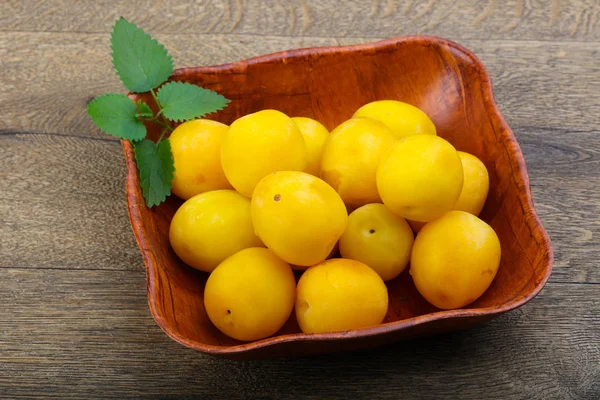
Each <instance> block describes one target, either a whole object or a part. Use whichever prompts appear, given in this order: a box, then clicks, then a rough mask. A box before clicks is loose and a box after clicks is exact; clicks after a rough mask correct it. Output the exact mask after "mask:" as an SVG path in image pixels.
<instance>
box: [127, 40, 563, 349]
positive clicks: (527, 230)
mask: <svg viewBox="0 0 600 400" xmlns="http://www.w3.org/2000/svg"><path fill="white" fill-rule="evenodd" d="M171 79H172V80H175V81H185V82H191V83H194V84H198V85H200V86H202V87H205V88H209V89H212V90H215V91H217V92H219V93H221V94H223V95H224V96H226V97H227V98H229V99H231V100H232V101H231V103H230V104H229V106H228V107H227V108H226V109H225V110H223V111H221V112H219V113H218V114H215V115H212V116H211V117H212V118H213V119H215V120H218V121H221V122H223V123H226V124H230V123H231V122H232V121H233V120H235V119H236V118H238V117H241V116H243V115H246V114H249V113H252V112H255V111H259V110H263V109H267V108H273V109H277V110H280V111H283V112H284V113H286V114H288V115H290V116H304V117H311V118H315V119H317V120H319V121H321V122H322V123H323V124H324V125H325V126H326V127H327V128H328V129H330V130H331V129H333V128H334V127H335V126H337V125H338V124H339V123H341V122H343V121H344V120H346V119H348V118H350V117H351V116H352V114H353V113H354V111H356V109H358V108H359V107H360V106H362V105H364V104H366V103H368V102H370V101H373V100H382V99H396V100H401V101H404V102H407V103H410V104H413V105H415V106H417V107H419V108H420V109H422V110H423V111H425V112H426V113H427V114H428V115H429V116H430V117H431V119H432V120H433V122H434V123H435V125H436V126H437V130H438V134H439V135H440V136H441V137H443V138H445V139H447V140H449V141H450V142H451V143H452V144H453V145H454V146H455V147H456V148H457V149H458V150H463V151H466V152H469V153H471V154H474V155H476V156H477V157H479V158H480V159H481V160H482V161H483V162H484V163H485V165H486V167H487V169H488V171H489V175H490V192H489V196H488V199H487V202H486V204H485V207H484V209H483V211H482V213H481V218H482V219H483V220H485V221H487V222H488V223H489V224H491V226H492V227H493V228H494V229H495V230H496V232H497V233H498V237H499V238H500V242H501V244H502V261H501V264H500V268H499V271H498V274H497V276H496V278H495V279H494V282H493V283H492V285H491V286H490V288H489V289H488V290H487V291H486V292H485V294H484V295H483V296H481V297H480V298H479V299H477V301H475V302H474V303H472V304H470V305H469V306H467V307H465V308H463V309H458V310H450V311H443V310H439V309H437V308H435V307H433V306H432V305H430V304H429V303H427V302H426V301H425V300H424V299H423V297H421V296H420V295H419V293H418V292H417V291H416V289H415V287H414V285H413V283H412V280H411V278H410V275H409V274H408V273H407V271H405V272H404V273H403V274H401V275H400V276H399V277H398V278H396V279H394V280H392V281H391V282H389V284H388V288H389V296H390V302H389V311H388V314H387V316H386V318H385V320H384V322H383V323H382V324H381V325H378V326H373V327H370V328H364V329H357V330H351V331H346V332H335V333H322V334H303V333H301V332H300V330H299V328H298V325H297V324H296V321H295V316H294V315H292V316H291V317H290V319H289V321H288V322H287V324H286V325H285V326H284V327H283V328H282V329H281V330H280V331H279V332H278V333H277V334H275V335H274V336H272V337H269V338H267V339H263V340H259V341H255V342H249V343H244V342H240V341H236V340H234V339H231V338H229V337H227V336H225V335H224V334H222V333H221V332H219V331H218V330H217V329H216V328H215V327H214V326H213V325H212V324H211V322H210V321H209V319H208V317H207V315H206V312H205V309H204V305H203V291H204V284H205V282H206V279H207V277H208V274H206V273H202V272H199V271H196V270H194V269H192V268H190V267H188V266H186V265H185V264H184V263H183V262H181V261H180V260H179V259H178V258H177V256H176V255H175V253H174V252H173V250H172V249H171V246H170V245H169V236H168V232H169V223H170V221H171V218H172V216H173V213H174V212H175V210H177V208H178V207H179V205H180V204H181V200H179V199H177V198H176V197H175V196H171V197H170V198H169V199H168V200H167V201H166V202H165V203H163V204H162V205H161V206H159V207H155V208H152V209H148V208H147V207H146V206H145V204H144V200H143V198H142V192H141V190H140V186H139V181H138V175H137V171H136V166H135V162H134V155H133V151H132V148H131V145H130V144H129V143H128V142H123V148H124V151H125V158H126V161H127V204H128V208H129V217H130V219H131V225H132V227H133V231H134V233H135V237H136V239H137V242H138V244H139V247H140V249H141V251H142V256H143V258H144V262H145V264H146V267H147V282H148V303H149V305H150V311H151V312H152V315H153V316H154V318H155V320H156V322H157V323H158V325H159V326H160V327H161V328H162V329H163V330H164V331H165V332H166V333H167V334H168V335H169V336H171V337H172V338H173V339H175V340H176V341H178V342H179V343H181V344H183V345H185V346H188V347H191V348H193V349H196V350H199V351H202V352H205V353H210V354H214V355H220V356H224V357H228V358H238V359H250V358H264V357H274V356H288V355H295V354H307V353H320V352H332V351H340V350H348V349H357V348H363V347H368V346H376V345H381V344H384V343H389V342H393V341H397V340H400V339H406V338H410V337H416V336H422V335H431V334H436V333H440V332H446V331H451V330H457V329H463V328H467V327H469V326H472V325H474V324H478V323H480V322H483V321H486V320H489V319H491V318H494V317H497V316H498V315H500V314H502V313H504V312H506V311H509V310H512V309H514V308H517V307H519V306H521V305H523V304H525V303H526V302H528V301H529V300H531V299H532V298H533V297H534V296H535V295H536V294H538V293H539V292H540V290H541V289H542V287H543V286H544V284H545V283H546V281H547V280H548V277H549V276H550V272H551V269H552V260H553V253H552V248H551V245H550V240H549V238H548V235H547V233H546V231H545V230H544V228H543V226H542V224H541V222H540V220H539V219H538V217H537V215H536V212H535V209H534V206H533V202H532V199H531V192H530V188H529V178H528V175H527V170H526V167H525V161H524V159H523V155H522V153H521V150H520V148H519V145H518V143H517V141H516V139H515V136H514V135H513V133H512V131H511V130H510V128H509V127H508V125H507V124H506V122H505V121H504V119H503V118H502V116H501V115H500V112H499V111H498V108H497V107H496V104H495V102H494V98H493V94H492V87H491V84H490V78H489V76H488V74H487V72H486V71H485V69H484V67H483V65H482V64H481V62H480V61H479V60H478V59H477V58H476V57H475V56H474V55H473V53H471V52H470V51H469V50H467V49H465V48H464V47H462V46H460V45H458V44H456V43H453V42H450V41H448V40H444V39H440V38H435V37H430V36H409V37H398V38H392V39H387V40H383V41H380V42H376V43H370V44H364V45H356V46H344V47H321V48H313V49H300V50H291V51H283V52H280V53H275V54H270V55H266V56H261V57H256V58H252V59H249V60H245V61H240V62H235V63H232V64H226V65H220V66H214V67H200V68H184V69H179V70H177V71H175V73H174V74H173V76H172V77H171ZM131 97H132V98H134V99H136V98H139V97H142V98H143V99H144V100H145V101H146V102H148V103H149V104H153V102H152V98H151V97H150V96H148V95H147V94H144V95H131ZM148 128H149V132H150V137H156V136H157V133H158V131H159V130H158V129H157V127H155V126H148Z"/></svg>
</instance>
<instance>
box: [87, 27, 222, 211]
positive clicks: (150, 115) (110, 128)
mask: <svg viewBox="0 0 600 400" xmlns="http://www.w3.org/2000/svg"><path fill="white" fill-rule="evenodd" d="M110 42H111V48H112V60H113V66H114V68H115V70H116V71H117V75H118V77H119V79H120V80H121V82H122V83H123V85H124V86H125V87H126V88H127V89H128V90H129V91H130V92H134V93H141V92H150V93H151V94H152V97H153V98H154V100H155V101H156V105H157V107H158V112H156V113H154V112H153V111H152V109H151V108H150V107H149V106H148V104H146V103H144V102H143V101H138V103H137V104H136V103H134V102H133V101H132V100H131V99H130V98H129V97H127V96H126V95H124V94H119V93H108V94H104V95H101V96H98V97H97V98H95V99H94V100H93V101H91V102H90V104H89V105H88V114H89V115H90V117H91V118H92V121H94V123H95V124H96V125H97V126H98V127H99V128H100V129H101V130H103V131H104V132H106V133H108V134H109V135H112V136H115V137H118V138H120V139H124V140H129V141H130V142H132V143H133V149H134V154H135V161H136V164H137V169H138V173H139V176H140V186H141V188H142V193H143V195H144V199H145V201H146V205H147V206H148V207H153V206H155V205H158V204H160V203H162V202H163V201H165V199H166V198H167V196H169V195H170V194H171V187H172V183H171V181H172V180H173V173H174V171H175V167H174V163H173V154H172V152H171V144H170V142H169V139H168V138H164V137H165V134H166V133H167V132H170V131H172V130H173V128H172V127H171V125H170V124H169V122H168V121H174V122H181V121H188V120H191V119H194V118H199V117H202V116H204V115H206V114H210V113H213V112H216V111H219V110H221V109H223V108H224V107H225V106H226V105H227V103H229V100H227V99H226V98H225V97H223V96H221V95H219V94H217V93H215V92H213V91H211V90H207V89H203V88H201V87H199V86H196V85H192V84H190V83H182V82H168V83H166V84H165V82H166V81H167V79H168V78H169V76H170V75H171V74H172V73H173V59H172V58H171V56H170V55H169V54H168V52H167V50H166V49H165V47H164V46H163V45H162V44H160V43H159V42H157V41H156V40H155V39H153V38H152V37H151V36H150V35H149V34H147V33H146V32H144V31H143V30H142V29H141V28H138V27H137V26H136V25H135V24H134V23H132V22H129V21H127V20H126V19H125V18H119V19H118V20H117V21H116V23H115V26H114V28H113V32H112V35H111V40H110ZM163 84H164V85H163ZM161 85H162V86H161ZM159 87H160V89H159V90H158V94H157V93H156V91H155V89H157V88H159ZM143 121H149V122H154V123H156V124H158V125H160V126H162V127H163V128H164V130H163V132H162V134H161V135H160V138H159V139H158V141H157V142H156V143H155V142H153V141H151V140H148V139H145V138H146V134H147V132H146V126H145V125H144V123H143ZM163 138H164V139H163Z"/></svg>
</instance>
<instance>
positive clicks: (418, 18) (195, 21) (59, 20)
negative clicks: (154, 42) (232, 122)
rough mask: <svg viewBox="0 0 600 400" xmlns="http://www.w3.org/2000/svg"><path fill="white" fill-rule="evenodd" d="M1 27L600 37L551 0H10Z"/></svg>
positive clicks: (593, 21) (597, 23)
mask: <svg viewBox="0 0 600 400" xmlns="http://www.w3.org/2000/svg"><path fill="white" fill-rule="evenodd" d="M1 4H2V6H1V8H0V15H1V16H2V19H1V20H0V21H1V24H0V25H1V26H2V27H3V28H2V29H3V30H13V31H72V32H109V31H110V29H111V26H112V24H113V23H114V21H115V19H117V18H118V17H120V16H125V17H126V18H129V19H130V20H133V21H135V22H137V23H139V24H141V25H143V26H144V27H145V28H146V29H148V30H149V31H152V32H156V33H158V32H160V33H181V32H185V33H190V34H207V33H235V34H246V35H256V36H262V35H270V36H298V35H301V36H320V37H331V36H335V37H364V36H393V35H404V34H413V33H428V34H433V35H445V36H448V37H449V38H453V39H474V38H477V39H515V40H520V39H523V38H524V37H525V38H528V39H535V40H555V39H566V40H598V39H600V20H599V18H600V4H599V3H598V2H597V1H595V0H563V1H558V0H553V1H525V0H509V1H497V0H488V1H469V0H458V1H452V2H450V1H438V0H430V1H427V2H425V1H412V0H411V1H399V2H398V1H395V0H375V1H360V0H353V1H345V2H344V3H343V5H341V4H339V3H338V2H337V1H335V0H325V1H323V0H305V1H288V0H261V1H252V2H248V1H240V0H219V1H199V2H194V3H191V4H190V3H189V2H186V1H182V0H179V1H168V2H161V1H152V0H144V1H137V2H136V7H131V6H130V4H129V3H126V2H125V3H120V2H113V1H110V0H102V1H93V2H91V1H84V2H81V1H76V0H52V1H43V2H42V1H33V0H25V1H24V0H10V1H4V2H2V3H1Z"/></svg>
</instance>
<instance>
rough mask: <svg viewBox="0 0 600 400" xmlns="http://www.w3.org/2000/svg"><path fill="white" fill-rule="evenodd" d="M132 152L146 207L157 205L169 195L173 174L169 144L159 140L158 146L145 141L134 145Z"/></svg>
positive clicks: (166, 141)
mask: <svg viewBox="0 0 600 400" xmlns="http://www.w3.org/2000/svg"><path fill="white" fill-rule="evenodd" d="M133 151H134V153H135V161H136V164H137V167H138V172H139V174H140V186H141V187H142V193H143V194H144V199H145V200H146V205H147V206H148V207H152V206H156V205H159V204H160V203H162V202H163V201H165V199H166V198H167V196H168V195H170V194H171V181H172V180H173V172H175V166H174V165H173V155H172V154H171V143H170V142H169V139H165V140H161V141H160V142H158V144H156V143H154V142H153V141H151V140H148V139H145V140H142V141H141V142H137V143H134V145H133Z"/></svg>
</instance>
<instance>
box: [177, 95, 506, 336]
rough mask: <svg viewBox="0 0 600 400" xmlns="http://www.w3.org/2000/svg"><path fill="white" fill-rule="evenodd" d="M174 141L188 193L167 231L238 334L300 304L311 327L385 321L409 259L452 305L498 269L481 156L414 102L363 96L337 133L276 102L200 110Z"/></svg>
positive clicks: (306, 327)
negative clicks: (242, 112)
mask: <svg viewBox="0 0 600 400" xmlns="http://www.w3.org/2000/svg"><path fill="white" fill-rule="evenodd" d="M170 142H171V148H172V152H173V158H174V163H175V174H174V179H173V189H172V190H173V193H174V194H175V195H177V196H179V197H180V198H182V199H184V200H185V202H184V203H183V204H182V205H181V207H180V208H179V209H178V210H177V212H176V213H175V215H174V217H173V220H172V222H171V227H170V232H169V235H170V241H171V245H172V247H173V250H174V251H175V253H176V254H177V255H178V256H179V257H180V258H181V259H182V260H183V261H184V262H185V263H186V264H188V265H190V266H191V267H193V268H196V269H198V270H201V271H205V272H208V273H210V276H209V277H208V280H207V282H206V287H205V290H204V305H205V308H206V312H207V314H208V317H209V318H210V320H211V321H212V322H213V323H214V325H215V326H216V327H217V328H218V329H219V330H221V331H222V332H223V333H225V334H226V335H228V336H230V337H232V338H235V339H238V340H243V341H250V340H258V339H262V338H265V337H267V336H270V335H272V334H274V333H276V332H277V331H278V330H279V329H280V328H281V327H282V326H283V325H284V324H285V322H286V321H287V320H288V319H289V318H290V315H291V314H292V311H293V310H294V308H295V314H296V319H297V321H298V325H299V326H300V329H301V330H302V331H303V332H310V333H312V332H331V331H344V330H350V329H358V328H363V327H367V326H373V325H377V324H380V323H381V322H382V321H383V320H384V318H385V315H386V313H387V309H388V292H387V287H386V285H385V283H384V281H388V280H391V279H393V278H395V277H397V276H398V275H399V274H400V273H401V272H402V271H403V270H404V269H405V268H406V266H407V265H408V264H409V263H410V275H411V276H412V279H413V281H414V283H415V286H416V288H417V289H418V291H419V293H421V295H422V296H423V297H424V298H425V299H427V301H429V302H430V303H431V304H433V305H434V306H436V307H439V308H442V309H453V308H459V307H463V306H465V305H467V304H469V303H471V302H473V301H474V300H475V299H477V298H478V297H479V296H481V295H482V294H483V293H484V292H485V290H486V289H487V288H488V287H489V285H490V284H491V282H492V280H493V279H494V277H495V275H496V272H497V270H498V266H499V263H500V242H499V240H498V237H497V236H496V233H495V232H494V230H493V229H492V228H491V227H490V226H489V225H488V224H486V223H485V222H483V221H482V220H480V219H479V218H478V217H477V215H478V214H479V212H480V211H481V209H482V208H483V205H484V203H485V200H486V197H487V194H488V189H489V178H488V172H487V170H486V167H485V165H484V164H483V163H482V162H481V161H480V160H479V159H478V158H476V157H475V156H473V155H470V154H467V153H463V152H460V151H457V150H456V149H455V148H454V147H453V146H452V145H451V144H450V143H449V142H447V141H446V140H444V139H442V138H441V137H438V136H437V135H436V127H435V125H434V124H433V122H432V121H431V120H430V119H429V117H428V116H427V115H426V114H425V113H424V112H423V111H421V110H420V109H418V108H416V107H414V106H412V105H409V104H406V103H402V102H399V101H393V100H382V101H375V102H372V103H369V104H366V105H365V106H363V107H361V108H360V109H359V110H358V111H356V113H355V114H354V116H353V117H352V118H351V119H349V120H347V121H345V122H343V123H342V124H340V125H339V126H338V127H336V128H335V129H334V130H333V131H332V132H331V133H329V132H328V131H327V129H326V128H325V127H324V126H323V125H322V124H321V123H319V122H317V121H315V120H313V119H310V118H300V117H298V118H290V117H288V116H287V115H285V114H284V113H282V112H279V111H275V110H263V111H259V112H256V113H254V114H250V115H246V116H244V117H241V118H239V119H237V120H236V121H234V122H233V123H232V124H231V126H226V125H224V124H221V123H219V122H214V121H210V120H206V119H199V120H195V121H189V122H186V123H183V124H181V125H180V126H178V127H177V128H176V129H175V130H174V131H173V133H172V134H171V137H170ZM413 231H414V232H418V234H417V235H416V238H415V234H414V233H413ZM338 249H339V250H338ZM338 252H339V255H338ZM338 257H339V258H338ZM293 270H296V271H303V272H301V273H302V275H301V277H300V278H299V280H298V282H297V283H296V278H295V276H294V273H293ZM298 274H300V272H298Z"/></svg>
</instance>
